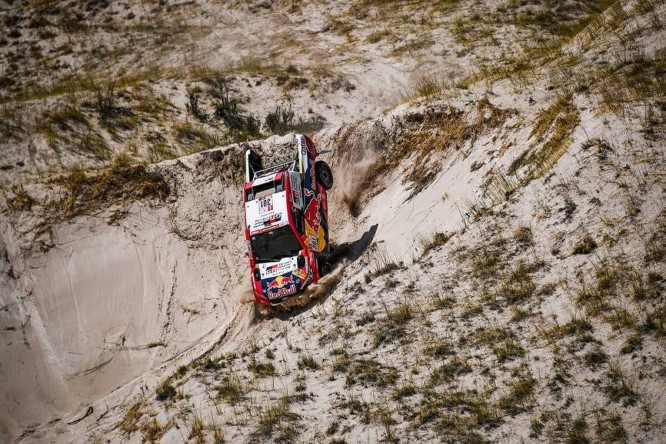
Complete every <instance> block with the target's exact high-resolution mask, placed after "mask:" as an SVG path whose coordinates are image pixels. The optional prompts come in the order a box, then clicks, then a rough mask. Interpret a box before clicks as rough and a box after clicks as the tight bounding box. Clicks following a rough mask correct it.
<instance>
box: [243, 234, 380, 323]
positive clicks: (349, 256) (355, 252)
mask: <svg viewBox="0 0 666 444" xmlns="http://www.w3.org/2000/svg"><path fill="white" fill-rule="evenodd" d="M377 227H378V224H374V225H372V226H371V227H370V228H369V229H368V231H366V232H365V233H363V235H361V237H360V238H359V239H357V240H355V241H353V242H345V243H342V244H331V253H330V254H329V255H328V258H327V259H326V262H327V263H328V264H329V265H330V266H331V268H333V269H334V271H333V273H332V274H333V275H336V274H337V275H336V276H331V278H332V279H328V276H326V277H324V278H323V279H322V281H321V282H322V284H318V285H319V286H320V288H319V290H320V291H319V292H317V293H318V294H317V296H316V297H308V298H307V299H306V300H305V301H303V302H302V303H299V301H298V300H299V299H300V298H301V297H299V298H295V300H293V301H294V302H295V303H294V302H292V301H288V302H287V303H285V305H284V306H282V305H280V306H277V307H258V306H257V305H256V304H255V316H254V321H253V323H256V322H260V321H261V320H264V319H280V320H283V321H284V320H287V319H290V318H292V317H294V316H297V315H299V314H301V313H303V312H305V311H308V310H310V309H312V308H313V307H315V306H317V305H319V304H322V303H324V302H325V301H326V299H328V297H329V296H330V295H331V293H332V292H333V291H334V290H335V289H336V288H337V287H338V284H339V283H340V282H341V281H342V279H343V277H344V276H343V273H344V269H342V270H337V267H339V266H344V267H347V266H349V264H351V263H352V262H355V261H356V260H358V258H360V257H361V255H363V253H364V252H365V250H367V249H368V247H369V246H370V245H372V241H373V240H374V239H375V235H376V234H377ZM336 270H337V271H336ZM324 282H326V283H324ZM322 287H323V288H322ZM306 294H307V291H306ZM290 302H291V303H290ZM287 307H288V308H287ZM262 310H264V311H266V312H267V313H262Z"/></svg>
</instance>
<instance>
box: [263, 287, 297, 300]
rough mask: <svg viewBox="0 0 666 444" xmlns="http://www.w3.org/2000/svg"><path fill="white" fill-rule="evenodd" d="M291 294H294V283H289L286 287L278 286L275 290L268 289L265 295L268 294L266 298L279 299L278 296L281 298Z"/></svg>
mask: <svg viewBox="0 0 666 444" xmlns="http://www.w3.org/2000/svg"><path fill="white" fill-rule="evenodd" d="M292 294H296V285H294V284H291V285H290V286H289V287H287V288H280V289H278V290H277V291H269V292H268V294H267V296H268V299H271V300H272V299H280V298H283V297H285V296H289V295H292Z"/></svg>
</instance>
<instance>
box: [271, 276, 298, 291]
mask: <svg viewBox="0 0 666 444" xmlns="http://www.w3.org/2000/svg"><path fill="white" fill-rule="evenodd" d="M293 283H294V279H293V278H292V277H291V276H278V277H276V278H275V279H273V280H272V281H271V282H269V283H268V289H269V290H278V289H280V288H283V287H285V286H286V285H289V284H293ZM294 288H296V287H294Z"/></svg>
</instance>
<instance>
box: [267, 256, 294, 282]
mask: <svg viewBox="0 0 666 444" xmlns="http://www.w3.org/2000/svg"><path fill="white" fill-rule="evenodd" d="M260 266H261V276H262V277H263V278H271V277H273V276H277V275H280V274H284V273H287V272H289V271H291V270H292V269H294V268H296V264H295V261H294V260H292V259H286V260H282V261H280V262H276V263H274V264H270V265H268V264H266V265H264V264H260Z"/></svg>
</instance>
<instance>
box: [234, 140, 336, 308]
mask: <svg viewBox="0 0 666 444" xmlns="http://www.w3.org/2000/svg"><path fill="white" fill-rule="evenodd" d="M295 150H296V153H295V156H294V158H293V160H289V161H288V162H286V163H283V164H279V165H275V166H272V167H269V168H264V166H263V165H262V160H261V157H260V156H259V155H258V154H256V153H255V152H254V151H251V150H248V151H246V153H245V180H246V184H245V188H244V190H243V200H244V202H245V238H246V239H247V244H248V250H249V257H250V269H251V279H252V288H253V290H254V296H255V299H256V300H257V302H258V303H260V304H263V305H279V304H282V303H283V302H286V301H287V300H289V299H290V298H292V297H294V296H295V295H297V294H299V293H301V292H303V291H304V290H305V289H306V288H307V287H308V285H310V284H312V283H316V282H317V281H318V280H319V279H320V278H321V277H322V276H323V275H325V274H326V273H327V272H328V271H329V266H328V264H327V263H326V258H327V256H328V255H329V253H330V245H329V238H328V233H329V230H328V201H327V197H326V191H327V190H329V189H331V187H332V186H333V174H332V173H331V168H330V167H329V166H328V164H326V162H324V161H321V160H317V156H318V155H319V154H320V153H318V152H317V149H316V147H315V145H314V143H313V142H312V140H310V138H308V137H307V136H305V135H302V134H297V135H296V136H295Z"/></svg>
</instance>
